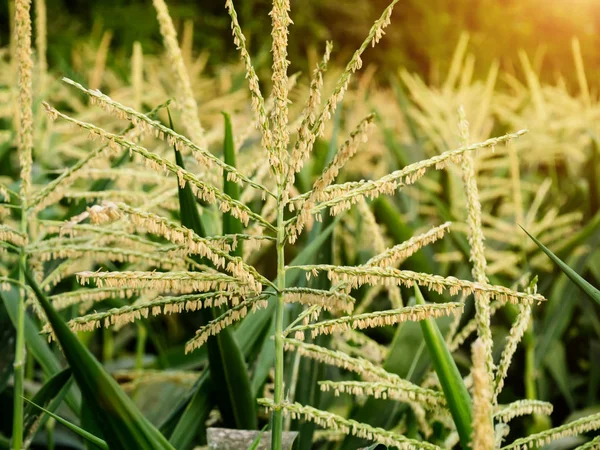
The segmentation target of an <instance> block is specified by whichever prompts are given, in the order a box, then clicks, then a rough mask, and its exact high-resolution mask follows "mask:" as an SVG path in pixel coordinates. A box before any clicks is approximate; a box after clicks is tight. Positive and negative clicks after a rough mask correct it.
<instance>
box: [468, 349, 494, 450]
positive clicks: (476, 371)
mask: <svg viewBox="0 0 600 450" xmlns="http://www.w3.org/2000/svg"><path fill="white" fill-rule="evenodd" d="M485 357H486V355H485V346H484V344H483V341H482V340H481V338H479V339H477V340H476V341H475V343H474V344H473V369H472V370H471V375H472V377H473V440H472V443H471V446H472V448H473V449H476V450H494V444H495V439H494V424H493V420H492V387H491V386H490V377H489V373H488V372H487V369H486V361H485Z"/></svg>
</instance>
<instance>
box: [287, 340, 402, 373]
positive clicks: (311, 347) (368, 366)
mask: <svg viewBox="0 0 600 450" xmlns="http://www.w3.org/2000/svg"><path fill="white" fill-rule="evenodd" d="M284 345H285V349H286V350H287V351H297V352H298V353H299V354H300V355H301V356H304V357H306V358H312V359H314V360H316V361H320V362H322V363H325V364H328V365H331V366H335V367H340V368H342V369H344V370H349V371H351V372H354V373H356V374H358V375H360V376H361V377H362V378H364V379H366V380H370V381H384V382H390V383H392V384H395V385H400V384H401V383H402V382H403V381H404V380H402V378H400V377H399V376H398V375H396V374H394V373H390V372H388V371H386V370H385V369H383V368H382V367H380V366H379V365H376V364H373V363H372V362H371V361H368V360H366V359H364V358H357V357H353V356H349V355H347V354H346V353H343V352H340V351H336V350H330V349H328V348H325V347H321V346H319V345H315V344H309V343H306V342H302V341H300V340H298V339H290V338H285V339H284Z"/></svg>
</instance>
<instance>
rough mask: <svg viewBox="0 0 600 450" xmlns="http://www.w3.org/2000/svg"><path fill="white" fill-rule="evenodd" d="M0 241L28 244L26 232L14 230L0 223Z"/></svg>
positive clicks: (17, 244) (22, 245) (18, 245)
mask: <svg viewBox="0 0 600 450" xmlns="http://www.w3.org/2000/svg"><path fill="white" fill-rule="evenodd" d="M0 241H4V242H8V243H10V244H13V245H16V246H17V247H24V246H25V245H27V241H28V239H27V235H26V234H25V233H21V232H20V231H17V230H13V229H12V228H10V227H8V226H6V225H0Z"/></svg>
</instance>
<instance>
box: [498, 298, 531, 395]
mask: <svg viewBox="0 0 600 450" xmlns="http://www.w3.org/2000/svg"><path fill="white" fill-rule="evenodd" d="M519 309H520V310H519V314H518V316H517V320H515V323H514V324H513V326H512V327H511V329H510V333H509V335H508V338H507V340H506V347H505V348H504V351H503V352H502V356H501V357H500V363H499V364H498V369H497V371H496V377H495V380H494V396H493V402H494V404H496V403H497V401H498V395H499V394H500V392H502V388H503V387H504V379H505V378H506V374H507V373H508V368H509V367H510V364H511V362H512V359H513V356H514V354H515V351H516V350H517V345H519V342H521V339H522V338H523V335H524V334H525V332H526V331H527V328H528V326H529V321H530V320H531V305H519Z"/></svg>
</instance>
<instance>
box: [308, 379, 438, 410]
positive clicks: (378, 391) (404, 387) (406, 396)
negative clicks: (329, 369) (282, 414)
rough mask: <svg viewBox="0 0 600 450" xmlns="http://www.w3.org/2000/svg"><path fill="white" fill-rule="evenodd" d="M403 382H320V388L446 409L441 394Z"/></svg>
mask: <svg viewBox="0 0 600 450" xmlns="http://www.w3.org/2000/svg"><path fill="white" fill-rule="evenodd" d="M402 381H403V382H402V383H401V384H397V383H389V382H382V381H319V386H320V387H321V390H322V391H325V392H327V391H333V393H334V395H335V396H339V395H340V393H345V394H351V395H356V396H369V397H374V398H378V399H379V398H380V399H384V400H385V399H391V400H397V401H401V402H416V403H419V404H420V405H421V406H423V407H425V408H427V409H439V408H440V407H445V405H446V399H445V397H444V394H442V393H441V392H439V391H433V390H431V389H425V388H422V387H420V386H417V385H415V384H412V383H409V382H408V381H405V380H402Z"/></svg>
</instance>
